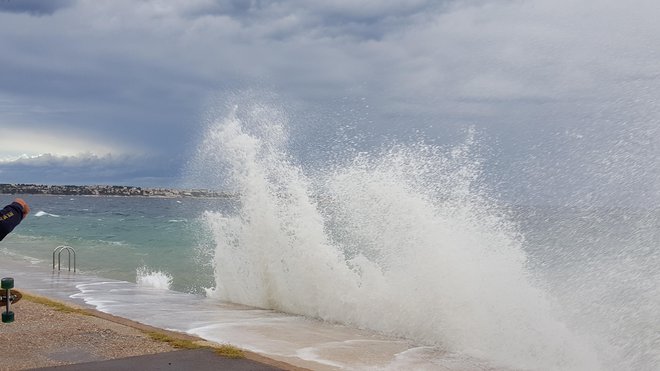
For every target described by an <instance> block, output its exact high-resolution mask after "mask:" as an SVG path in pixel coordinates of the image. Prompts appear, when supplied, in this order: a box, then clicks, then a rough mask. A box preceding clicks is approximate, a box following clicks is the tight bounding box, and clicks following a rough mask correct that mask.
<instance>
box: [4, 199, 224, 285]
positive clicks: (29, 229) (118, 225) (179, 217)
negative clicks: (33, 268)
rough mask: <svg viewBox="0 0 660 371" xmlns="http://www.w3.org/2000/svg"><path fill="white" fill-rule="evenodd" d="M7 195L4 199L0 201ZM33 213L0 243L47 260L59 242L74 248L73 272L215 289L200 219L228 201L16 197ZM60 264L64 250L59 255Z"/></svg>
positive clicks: (64, 259)
mask: <svg viewBox="0 0 660 371" xmlns="http://www.w3.org/2000/svg"><path fill="white" fill-rule="evenodd" d="M12 197H13V196H9V195H6V196H3V199H5V201H6V203H8V202H10V201H11V200H12ZM21 197H23V198H24V199H25V200H26V201H27V202H29V204H30V206H31V208H32V213H31V214H30V215H29V217H28V218H27V219H26V220H24V221H23V223H21V224H20V225H19V226H18V227H17V228H16V229H15V231H14V232H13V233H12V234H10V235H9V236H7V237H6V238H5V240H4V241H3V243H2V246H0V248H2V249H4V250H5V251H8V252H10V253H12V254H16V255H18V256H24V257H27V258H30V259H35V260H38V261H40V264H43V265H45V266H50V265H51V264H52V253H53V250H54V249H55V248H56V247H57V246H60V245H67V246H71V247H73V248H74V249H75V251H76V260H77V269H78V271H79V272H81V273H85V272H87V273H90V274H94V275H97V276H99V277H107V278H112V279H119V280H124V281H129V282H136V279H137V278H138V271H140V274H141V275H148V273H149V272H162V273H164V274H166V275H168V276H170V277H171V278H172V281H171V286H170V287H171V288H172V289H174V290H177V291H183V292H194V293H203V292H204V288H210V287H213V286H214V279H213V269H212V266H211V264H212V259H211V258H210V256H211V254H212V248H211V243H212V240H211V238H210V236H209V233H208V231H207V230H206V229H205V225H204V223H203V221H202V220H201V218H202V214H203V212H204V211H205V210H217V211H219V210H230V209H231V208H232V204H233V203H235V202H233V201H232V200H230V199H194V198H185V199H184V198H181V199H168V198H145V197H92V196H55V195H21ZM61 258H62V259H61V262H62V268H63V269H67V265H68V260H67V259H68V255H67V253H66V252H64V253H63V254H62V255H61Z"/></svg>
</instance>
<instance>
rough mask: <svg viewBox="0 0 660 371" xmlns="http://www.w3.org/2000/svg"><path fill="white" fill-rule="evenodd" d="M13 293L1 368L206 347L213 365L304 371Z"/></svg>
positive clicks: (54, 301) (2, 336)
mask: <svg viewBox="0 0 660 371" xmlns="http://www.w3.org/2000/svg"><path fill="white" fill-rule="evenodd" d="M19 290H20V291H21V292H22V293H23V298H22V299H21V300H20V301H19V302H18V303H16V304H14V305H15V306H12V310H13V311H14V312H15V313H16V320H15V321H14V322H12V323H3V324H0V330H1V331H0V341H2V342H3V343H4V344H11V350H12V352H9V353H5V355H4V356H3V362H2V365H1V366H0V369H3V370H4V369H7V370H18V369H30V368H38V367H52V366H62V365H71V364H79V363H86V362H102V361H106V360H111V359H121V358H126V357H134V356H143V355H150V354H158V353H166V352H172V351H177V350H182V349H211V350H213V351H214V353H215V354H217V356H218V362H222V360H223V359H245V360H249V361H252V362H257V363H260V364H263V365H266V366H270V367H274V368H278V369H283V370H295V371H298V370H305V369H304V368H301V367H296V366H293V365H290V364H288V363H285V362H282V361H278V360H274V359H271V358H268V357H265V356H263V355H260V354H257V353H254V352H250V351H247V350H243V349H240V348H237V347H234V346H232V345H228V344H217V343H214V342H210V341H207V340H204V339H202V338H200V337H197V336H194V335H190V334H186V333H182V332H178V331H171V330H166V329H162V328H158V327H154V326H150V325H147V324H143V323H140V322H136V321H133V320H131V319H128V318H123V317H119V316H115V315H112V314H108V313H104V312H101V311H98V310H96V309H92V308H84V307H81V306H78V305H75V304H72V303H70V302H64V301H61V300H57V299H53V298H50V297H46V296H43V295H39V294H35V293H33V292H30V291H29V290H27V291H26V290H23V289H19ZM219 364H220V363H219Z"/></svg>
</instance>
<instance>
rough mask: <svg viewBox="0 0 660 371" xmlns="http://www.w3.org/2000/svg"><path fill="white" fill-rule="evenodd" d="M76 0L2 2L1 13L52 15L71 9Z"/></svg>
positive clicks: (14, 0) (7, 0)
mask: <svg viewBox="0 0 660 371" xmlns="http://www.w3.org/2000/svg"><path fill="white" fill-rule="evenodd" d="M74 3H75V0H47V1H44V0H0V12H10V13H27V14H30V15H33V16H43V15H52V14H53V13H55V12H57V11H58V10H60V9H64V8H68V7H71V6H72V5H73V4H74Z"/></svg>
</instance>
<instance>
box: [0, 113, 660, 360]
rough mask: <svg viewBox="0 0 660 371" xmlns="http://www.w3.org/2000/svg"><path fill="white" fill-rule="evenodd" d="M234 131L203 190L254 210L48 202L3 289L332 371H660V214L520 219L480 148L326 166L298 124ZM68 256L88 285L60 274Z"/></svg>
mask: <svg viewBox="0 0 660 371" xmlns="http://www.w3.org/2000/svg"><path fill="white" fill-rule="evenodd" d="M220 111H221V112H220V113H218V114H214V115H212V116H211V117H210V118H209V120H208V123H207V127H206V130H205V132H204V135H203V136H202V137H203V138H202V140H201V144H200V145H199V147H198V150H197V154H196V155H195V156H194V158H193V159H192V160H191V162H190V169H189V174H188V175H187V178H189V179H194V180H197V181H199V182H202V183H203V184H204V186H205V187H206V188H209V189H221V190H223V191H230V192H231V193H232V194H236V197H235V198H232V199H230V200H229V199H228V200H217V201H211V200H187V199H181V200H166V199H135V198H84V199H83V198H68V197H66V198H53V197H51V198H48V197H46V196H41V197H33V199H32V200H33V204H34V205H35V210H38V211H36V213H35V215H34V216H33V217H34V220H30V222H31V223H24V224H25V225H21V229H18V230H17V231H16V233H14V234H13V235H12V236H10V237H9V238H8V239H6V241H3V248H2V250H0V253H2V254H3V256H4V257H6V259H4V260H3V261H4V263H2V266H3V272H8V273H12V274H13V275H15V276H16V278H17V287H19V285H23V286H20V287H23V288H26V289H29V290H31V291H35V292H40V293H43V294H45V295H48V296H55V297H64V298H68V299H69V300H74V301H76V302H83V303H85V304H86V305H90V306H92V307H94V308H96V309H99V310H102V311H105V312H109V313H112V314H116V315H119V316H124V317H127V318H131V319H134V320H137V321H140V322H145V323H148V324H151V325H154V326H159V327H163V328H168V329H174V330H177V331H184V332H188V333H192V334H196V335H198V336H201V337H203V338H205V339H209V340H212V341H216V342H220V343H223V342H230V343H233V344H236V345H238V346H241V347H244V348H246V349H250V350H254V351H256V352H260V353H263V354H266V355H269V356H272V357H275V358H278V357H279V358H278V359H280V360H284V361H286V362H291V363H293V364H298V365H302V366H306V367H310V368H312V369H392V370H396V369H421V370H434V369H457V370H465V369H471V370H472V369H473V370H484V369H529V370H655V369H658V365H660V338H659V337H658V334H659V333H660V318H659V314H658V313H660V311H658V308H660V302H659V300H660V289H659V288H658V285H657V283H658V282H660V268H659V267H660V264H659V263H660V259H659V258H658V257H659V254H658V250H657V246H658V245H660V244H659V243H658V241H660V240H659V238H660V236H659V235H658V234H657V232H656V230H657V226H658V225H660V224H658V222H659V220H660V212H659V211H658V210H657V209H656V208H654V207H653V206H652V205H651V206H650V207H648V208H629V209H626V208H613V207H609V208H596V207H591V206H590V207H572V206H571V207H567V206H565V205H562V206H559V207H552V206H521V205H512V204H508V203H506V202H504V201H503V200H502V199H501V198H500V197H498V194H497V193H496V192H494V191H493V189H492V188H490V187H489V186H488V183H487V182H486V181H485V178H486V176H487V175H488V174H487V173H486V171H487V169H486V167H485V166H484V162H485V158H484V157H482V156H483V153H482V152H481V151H480V147H481V145H482V143H481V139H480V133H479V132H478V131H477V130H474V129H467V130H466V131H465V133H464V137H463V139H462V140H461V141H459V142H457V143H454V144H453V145H446V146H438V145H432V144H428V143H425V142H424V141H423V140H420V141H408V142H397V141H390V142H388V143H385V144H382V145H381V146H379V147H376V148H374V147H371V148H347V149H345V150H338V152H336V153H334V154H333V155H332V156H329V157H328V160H327V161H326V162H324V163H323V164H320V165H319V164H315V165H314V166H309V164H308V163H306V162H305V160H304V159H301V158H300V155H299V153H298V152H296V151H294V150H292V146H291V142H292V137H295V135H296V132H295V131H294V129H293V128H292V125H291V122H290V119H289V117H288V116H287V115H286V113H285V111H284V110H283V109H282V108H281V107H280V106H278V105H272V104H262V103H258V102H255V101H250V102H240V104H238V105H230V106H229V107H228V109H227V110H220ZM349 142H350V141H349ZM348 147H350V145H349V146H348ZM334 148H341V146H335V147H334ZM539 171H540V170H539ZM50 244H52V245H53V246H52V247H54V246H57V245H59V244H72V245H73V246H75V248H76V249H77V251H78V252H79V259H78V261H79V262H80V264H81V265H82V269H81V271H82V272H83V274H78V275H76V274H73V275H71V274H69V273H64V272H60V273H58V274H51V273H50V272H47V273H44V272H43V269H41V270H40V268H39V266H40V265H41V266H42V268H43V266H44V265H45V266H48V265H49V264H50V261H46V262H44V261H43V260H40V259H43V257H44V256H46V257H49V256H50V252H51V251H52V247H50V248H49V247H48V246H49V245H50ZM42 246H46V247H42ZM10 259H15V260H19V261H22V263H16V264H14V263H11V264H8V263H7V262H8V261H10ZM49 259H50V258H49ZM44 263H45V264H44ZM101 277H105V278H101ZM111 277H112V278H114V279H108V278H111ZM129 281H130V282H129ZM44 282H48V284H46V285H44ZM173 290H176V291H173ZM184 292H185V293H184ZM18 315H19V313H17V316H18ZM19 318H20V317H19Z"/></svg>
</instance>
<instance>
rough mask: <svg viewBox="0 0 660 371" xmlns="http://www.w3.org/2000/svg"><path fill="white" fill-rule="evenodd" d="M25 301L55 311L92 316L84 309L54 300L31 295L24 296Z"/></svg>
mask: <svg viewBox="0 0 660 371" xmlns="http://www.w3.org/2000/svg"><path fill="white" fill-rule="evenodd" d="M23 299H24V300H29V301H31V302H33V303H37V304H43V305H46V306H48V307H51V308H52V309H55V310H56V311H58V312H64V313H77V314H82V315H85V316H91V314H90V313H89V312H88V311H86V310H84V309H80V308H74V307H71V306H69V305H66V304H62V303H60V302H57V301H54V300H50V299H48V298H44V297H43V296H33V295H30V294H23Z"/></svg>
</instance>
